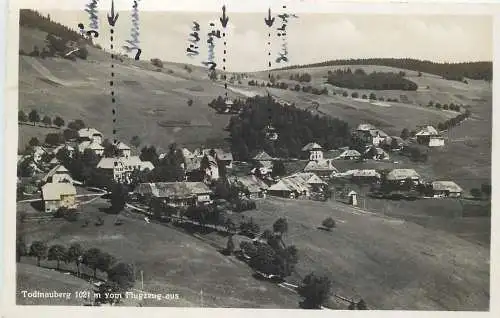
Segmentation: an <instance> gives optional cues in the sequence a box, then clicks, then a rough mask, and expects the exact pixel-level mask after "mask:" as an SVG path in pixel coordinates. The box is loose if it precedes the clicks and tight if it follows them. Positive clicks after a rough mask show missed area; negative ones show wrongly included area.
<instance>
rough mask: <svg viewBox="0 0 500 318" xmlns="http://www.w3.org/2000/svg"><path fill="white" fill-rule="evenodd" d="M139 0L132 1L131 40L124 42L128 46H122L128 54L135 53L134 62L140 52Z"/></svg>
mask: <svg viewBox="0 0 500 318" xmlns="http://www.w3.org/2000/svg"><path fill="white" fill-rule="evenodd" d="M139 1H140V0H134V5H133V6H132V8H133V10H132V28H131V29H130V36H131V39H130V40H127V41H126V42H127V43H128V44H129V45H124V46H123V48H124V49H125V50H126V51H127V52H128V53H130V52H132V51H134V50H136V51H137V53H136V55H135V60H136V61H137V60H139V58H140V56H141V53H142V50H141V49H140V47H139V9H138V7H139V4H138V2H139Z"/></svg>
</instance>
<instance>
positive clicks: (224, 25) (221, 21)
mask: <svg viewBox="0 0 500 318" xmlns="http://www.w3.org/2000/svg"><path fill="white" fill-rule="evenodd" d="M219 20H220V23H221V24H222V27H223V28H225V27H226V25H227V22H228V21H229V17H227V16H226V6H222V17H220V18H219Z"/></svg>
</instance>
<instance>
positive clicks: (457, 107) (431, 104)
mask: <svg viewBox="0 0 500 318" xmlns="http://www.w3.org/2000/svg"><path fill="white" fill-rule="evenodd" d="M427 107H436V108H437V109H444V110H453V111H455V112H460V109H461V108H462V107H464V106H463V105H455V104H453V103H450V104H449V105H448V104H441V103H439V102H434V101H432V100H431V101H429V103H428V104H427Z"/></svg>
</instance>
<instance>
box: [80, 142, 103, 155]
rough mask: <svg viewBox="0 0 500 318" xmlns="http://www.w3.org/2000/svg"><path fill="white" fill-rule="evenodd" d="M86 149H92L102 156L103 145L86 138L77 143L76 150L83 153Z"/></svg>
mask: <svg viewBox="0 0 500 318" xmlns="http://www.w3.org/2000/svg"><path fill="white" fill-rule="evenodd" d="M86 149H90V150H92V151H94V152H95V154H96V155H98V156H102V155H103V154H104V147H103V146H102V145H101V144H99V143H97V142H95V141H88V140H86V141H82V142H81V143H80V144H78V151H79V152H80V153H84V152H85V150H86Z"/></svg>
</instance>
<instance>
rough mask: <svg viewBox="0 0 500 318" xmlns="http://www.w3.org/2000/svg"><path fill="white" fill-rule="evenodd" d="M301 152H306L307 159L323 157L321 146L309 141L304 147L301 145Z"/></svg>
mask: <svg viewBox="0 0 500 318" xmlns="http://www.w3.org/2000/svg"><path fill="white" fill-rule="evenodd" d="M302 152H304V153H307V154H308V156H309V160H321V159H323V147H321V146H320V145H319V144H317V143H315V142H310V143H308V144H307V145H305V146H304V147H302Z"/></svg>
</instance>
